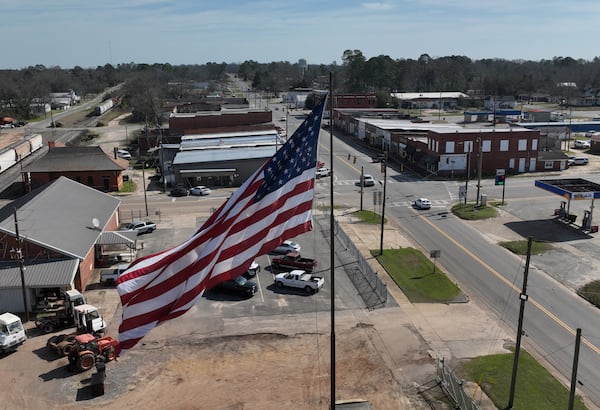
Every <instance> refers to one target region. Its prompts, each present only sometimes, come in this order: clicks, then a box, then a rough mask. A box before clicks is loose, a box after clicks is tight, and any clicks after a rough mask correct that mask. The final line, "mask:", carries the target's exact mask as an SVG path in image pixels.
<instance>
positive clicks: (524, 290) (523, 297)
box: [506, 236, 533, 409]
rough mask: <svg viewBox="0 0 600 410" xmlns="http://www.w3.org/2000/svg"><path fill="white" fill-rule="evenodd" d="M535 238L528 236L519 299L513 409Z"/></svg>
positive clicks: (508, 406)
mask: <svg viewBox="0 0 600 410" xmlns="http://www.w3.org/2000/svg"><path fill="white" fill-rule="evenodd" d="M532 243H533V239H532V237H531V236H530V237H529V238H527V259H526V261H525V271H524V273H523V288H522V289H521V294H520V295H519V299H520V300H521V307H520V309H519V323H518V325H517V343H516V345H515V357H514V360H513V369H512V376H511V380H510V393H509V397H508V405H507V406H506V408H507V409H512V408H513V405H514V401H515V389H516V387H517V370H518V367H519V353H520V352H521V336H522V335H523V313H524V312H525V302H527V299H528V298H529V297H528V296H527V276H528V275H529V261H530V260H531V244H532Z"/></svg>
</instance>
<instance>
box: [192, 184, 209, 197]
mask: <svg viewBox="0 0 600 410" xmlns="http://www.w3.org/2000/svg"><path fill="white" fill-rule="evenodd" d="M209 194H210V188H207V187H205V186H204V185H198V186H195V187H193V188H192V189H190V195H200V196H204V195H209Z"/></svg>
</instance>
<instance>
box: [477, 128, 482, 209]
mask: <svg viewBox="0 0 600 410" xmlns="http://www.w3.org/2000/svg"><path fill="white" fill-rule="evenodd" d="M477 142H478V143H479V149H478V150H479V153H478V155H477V198H475V204H476V205H479V191H480V189H481V167H482V165H483V149H482V148H483V144H482V142H483V141H481V137H477Z"/></svg>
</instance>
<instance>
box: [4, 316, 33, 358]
mask: <svg viewBox="0 0 600 410" xmlns="http://www.w3.org/2000/svg"><path fill="white" fill-rule="evenodd" d="M25 340H27V336H26V335H25V329H23V323H21V319H20V318H19V316H16V315H13V314H12V313H3V314H1V315H0V352H7V351H9V350H13V349H16V348H17V346H20V345H22V344H23V343H25Z"/></svg>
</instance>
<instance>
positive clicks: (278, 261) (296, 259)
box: [271, 252, 317, 272]
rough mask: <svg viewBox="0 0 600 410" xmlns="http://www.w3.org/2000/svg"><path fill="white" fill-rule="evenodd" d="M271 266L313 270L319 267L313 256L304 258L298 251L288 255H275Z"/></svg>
mask: <svg viewBox="0 0 600 410" xmlns="http://www.w3.org/2000/svg"><path fill="white" fill-rule="evenodd" d="M271 266H272V267H274V268H275V269H281V268H290V269H302V270H305V271H308V272H312V271H313V270H314V269H315V268H316V267H317V261H316V260H314V259H311V258H303V257H302V256H300V254H299V253H298V252H290V253H288V254H286V255H279V256H275V257H273V259H272V260H271Z"/></svg>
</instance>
